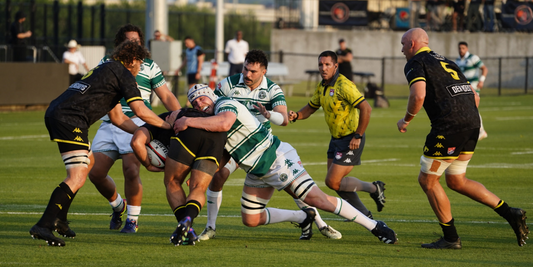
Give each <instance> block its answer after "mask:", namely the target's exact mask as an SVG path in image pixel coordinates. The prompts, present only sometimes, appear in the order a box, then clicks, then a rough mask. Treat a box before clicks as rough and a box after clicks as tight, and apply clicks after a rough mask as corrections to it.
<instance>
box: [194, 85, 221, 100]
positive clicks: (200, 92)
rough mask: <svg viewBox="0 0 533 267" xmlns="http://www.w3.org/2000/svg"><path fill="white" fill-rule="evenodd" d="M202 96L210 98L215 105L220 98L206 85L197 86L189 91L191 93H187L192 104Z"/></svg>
mask: <svg viewBox="0 0 533 267" xmlns="http://www.w3.org/2000/svg"><path fill="white" fill-rule="evenodd" d="M201 96H207V97H209V99H211V101H213V103H214V102H216V101H217V98H218V96H216V95H215V92H213V89H211V88H209V86H207V85H206V84H196V85H194V86H193V87H192V88H191V89H189V92H188V93H187V98H188V99H189V102H190V103H191V104H192V102H194V100H196V99H197V98H198V97H201Z"/></svg>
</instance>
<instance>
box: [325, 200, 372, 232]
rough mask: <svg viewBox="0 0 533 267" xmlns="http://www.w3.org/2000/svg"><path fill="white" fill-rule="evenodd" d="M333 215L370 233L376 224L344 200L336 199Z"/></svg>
mask: <svg viewBox="0 0 533 267" xmlns="http://www.w3.org/2000/svg"><path fill="white" fill-rule="evenodd" d="M334 213H335V214H337V215H339V216H341V217H344V218H346V219H348V220H352V221H354V222H356V223H358V224H360V225H362V226H363V227H365V228H366V229H368V231H371V230H372V229H374V228H375V227H376V224H377V222H376V221H374V220H372V219H370V218H368V217H367V216H366V215H364V214H363V213H361V212H360V211H358V210H357V209H356V208H354V207H352V205H350V203H348V202H347V201H346V200H344V199H341V198H337V207H335V211H334Z"/></svg>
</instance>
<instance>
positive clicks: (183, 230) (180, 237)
mask: <svg viewBox="0 0 533 267" xmlns="http://www.w3.org/2000/svg"><path fill="white" fill-rule="evenodd" d="M191 225H192V220H191V217H189V216H187V217H185V218H184V219H183V220H181V221H180V222H179V223H178V227H176V230H175V231H174V233H172V235H171V236H170V242H171V243H172V244H174V245H175V246H179V245H182V244H183V242H184V241H185V239H186V238H187V235H188V234H189V229H191Z"/></svg>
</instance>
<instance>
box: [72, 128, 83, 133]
mask: <svg viewBox="0 0 533 267" xmlns="http://www.w3.org/2000/svg"><path fill="white" fill-rule="evenodd" d="M72 132H73V133H82V131H81V130H80V128H74V130H73V131H72Z"/></svg>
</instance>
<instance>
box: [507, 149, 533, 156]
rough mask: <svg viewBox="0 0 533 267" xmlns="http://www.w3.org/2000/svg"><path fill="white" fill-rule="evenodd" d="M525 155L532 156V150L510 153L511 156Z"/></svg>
mask: <svg viewBox="0 0 533 267" xmlns="http://www.w3.org/2000/svg"><path fill="white" fill-rule="evenodd" d="M526 154H533V150H530V151H523V152H511V155H526Z"/></svg>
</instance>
